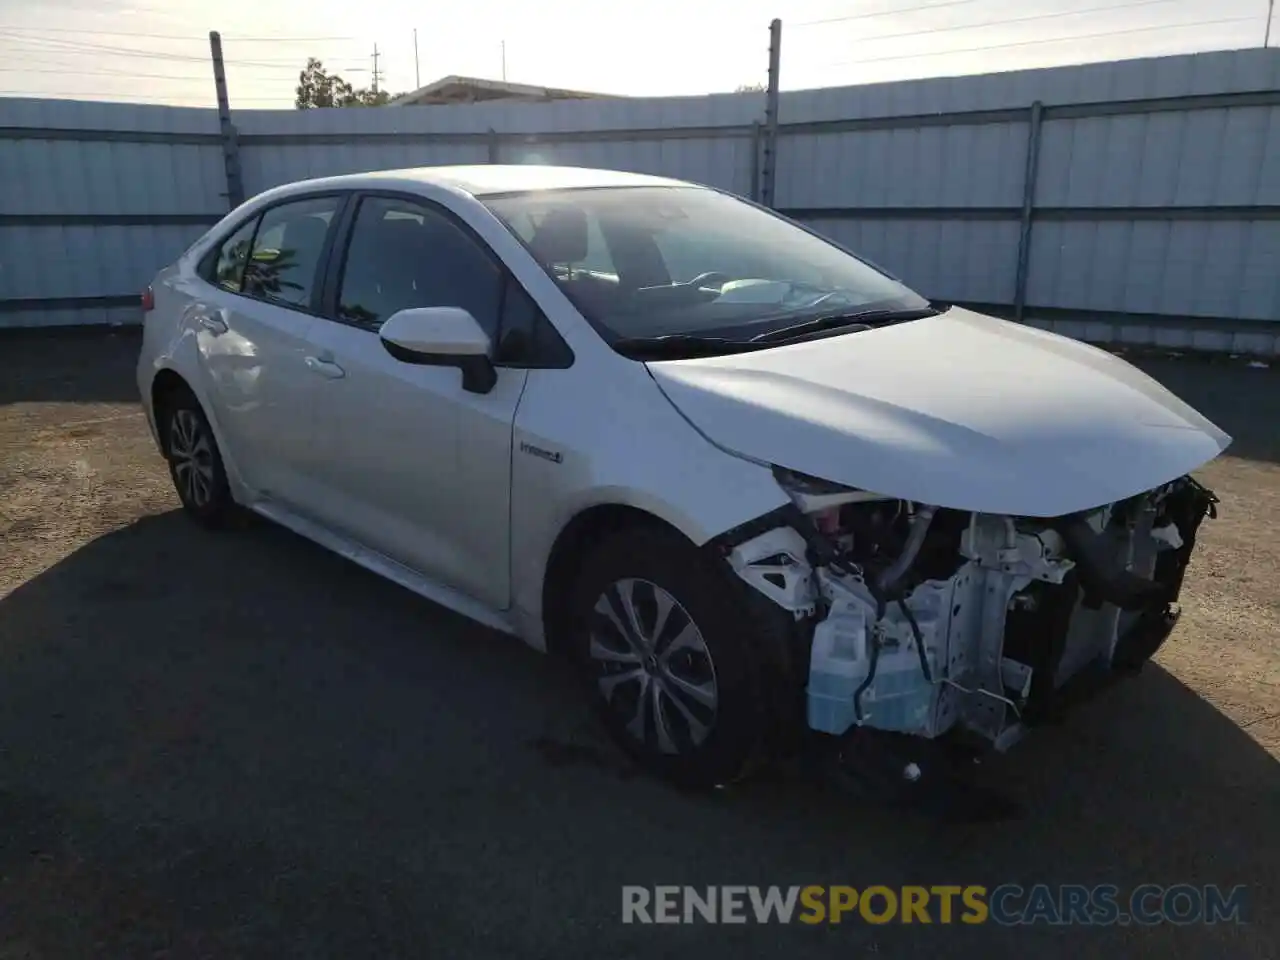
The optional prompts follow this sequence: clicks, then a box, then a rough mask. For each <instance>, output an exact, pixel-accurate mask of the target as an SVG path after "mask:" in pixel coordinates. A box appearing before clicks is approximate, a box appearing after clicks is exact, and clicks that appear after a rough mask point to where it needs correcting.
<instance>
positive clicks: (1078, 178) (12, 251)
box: [0, 50, 1280, 352]
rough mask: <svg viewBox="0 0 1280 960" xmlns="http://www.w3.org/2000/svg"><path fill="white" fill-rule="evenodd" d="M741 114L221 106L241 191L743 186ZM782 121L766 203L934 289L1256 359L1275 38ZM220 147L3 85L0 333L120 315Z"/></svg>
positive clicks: (801, 106)
mask: <svg viewBox="0 0 1280 960" xmlns="http://www.w3.org/2000/svg"><path fill="white" fill-rule="evenodd" d="M232 106H233V109H234V91H233V101H232ZM762 112H763V97H762V95H760V94H730V95H714V96H707V97H697V98H665V99H636V100H630V99H619V100H586V101H560V102H554V103H548V104H514V103H501V102H496V103H484V104H474V105H468V106H444V107H412V108H385V109H376V110H370V109H347V110H323V111H256V110H251V111H234V112H233V120H234V124H235V138H234V145H235V146H234V151H235V155H236V159H237V160H238V162H239V165H240V167H241V169H242V173H243V179H244V183H245V186H246V189H247V192H248V193H249V194H250V195H252V194H254V193H257V192H259V191H261V190H264V189H266V188H268V187H271V186H274V185H276V184H279V183H284V182H288V181H291V180H297V179H302V178H306V177H317V176H326V175H330V174H337V173H345V172H352V171H358V170H372V169H385V168H391V167H402V166H420V165H432V164H446V163H492V162H535V161H539V160H541V161H546V162H555V163H567V164H573V165H581V166H602V167H611V168H615V169H624V170H635V171H643V172H646V173H658V174H664V175H668V176H674V177H680V178H683V179H688V180H694V181H698V182H702V183H707V184H711V185H714V186H717V187H722V188H725V189H728V190H732V191H734V192H736V193H739V194H743V195H747V196H758V195H759V194H760V190H761V179H762V176H769V175H770V171H769V170H768V169H765V170H763V171H762V164H761V156H762V149H761V148H762V141H763V137H764V134H763V132H762V127H761V124H760V121H761V119H762ZM780 117H781V125H780V130H779V140H778V144H777V151H776V163H775V164H773V165H772V166H773V171H772V176H773V177H774V178H775V180H774V182H773V187H774V191H773V192H774V196H775V197H776V205H777V207H778V208H779V209H780V210H782V211H783V212H785V213H787V214H789V215H791V216H794V217H796V218H797V219H800V220H803V221H805V222H807V223H810V224H811V225H813V226H814V227H816V228H817V229H819V230H821V231H823V232H825V233H827V234H828V235H830V236H832V237H834V238H835V239H837V240H839V241H841V242H843V243H846V244H847V245H848V246H850V247H852V248H853V249H855V250H857V251H859V252H860V253H862V254H864V255H866V256H867V257H869V258H870V259H872V260H874V261H876V262H878V263H880V264H882V265H883V266H885V267H886V268H888V269H890V270H892V271H893V272H894V273H896V274H898V275H899V276H901V277H903V279H905V280H906V281H907V282H908V283H910V284H911V285H913V286H915V287H916V288H918V289H920V290H921V291H922V292H924V293H926V294H928V295H930V296H933V297H936V298H939V299H945V300H950V301H953V302H961V303H969V304H975V305H981V306H983V307H985V308H987V309H990V310H992V311H993V312H1000V313H1006V314H1010V315H1022V316H1024V318H1025V319H1027V320H1029V321H1031V322H1037V323H1040V324H1048V325H1057V326H1060V327H1062V328H1063V329H1065V330H1066V331H1067V332H1072V333H1075V334H1077V335H1084V336H1088V337H1090V338H1093V339H1108V338H1113V337H1119V338H1123V339H1132V340H1143V341H1148V340H1151V341H1156V342H1161V343H1166V344H1169V345H1174V344H1180V345H1199V346H1205V347H1211V348H1215V349H1234V350H1244V351H1258V352H1275V351H1276V350H1277V344H1278V343H1280V336H1278V335H1280V324H1275V325H1274V326H1273V325H1272V324H1273V323H1274V322H1275V321H1277V320H1280V51H1277V50H1253V51H1232V52H1222V53H1209V54H1197V55H1193V56H1181V57H1165V58H1159V59H1150V60H1133V61H1122V62H1116V63H1103V64H1091V65H1086V66H1079V67H1065V68H1055V69H1050V70H1035V71H1021V72H1016V73H1003V74H989V75H983V76H976V77H963V78H946V79H937V80H922V81H911V82H903V83H892V84H877V85H873V86H864V87H847V88H838V89H827V90H813V91H800V92H793V93H784V94H783V95H782V98H781V105H780ZM230 148H231V145H230V144H229V143H228V142H227V141H226V140H225V139H224V138H223V136H222V135H221V133H220V132H219V123H218V117H217V113H216V112H215V111H212V110H208V111H205V110H192V109H182V108H171V107H159V106H147V107H138V106H126V105H120V104H90V103H68V102H60V101H31V100H0V325H44V324H63V323H96V322H129V321H131V320H134V319H136V316H137V312H136V308H135V306H134V304H135V303H136V291H137V290H139V289H140V288H141V287H142V286H144V285H145V284H146V282H147V281H148V279H149V278H150V276H151V275H152V274H153V273H154V271H155V270H156V269H157V268H158V267H160V266H161V265H163V264H164V263H166V262H168V261H170V260H172V259H173V258H174V257H175V256H176V255H177V254H178V253H179V252H180V251H181V250H182V249H183V248H184V246H185V245H186V244H187V243H189V242H190V241H191V240H193V239H194V238H195V237H196V236H198V235H199V234H200V232H201V231H202V230H203V229H204V228H205V227H206V226H207V225H208V224H209V223H212V222H214V221H216V220H217V219H218V218H219V217H220V216H221V215H222V214H223V213H224V212H225V211H226V210H227V208H228V198H227V195H226V182H227V181H226V174H225V168H224V159H225V157H224V152H225V151H226V150H228V149H230Z"/></svg>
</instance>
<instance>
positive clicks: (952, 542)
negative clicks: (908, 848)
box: [716, 468, 1218, 814]
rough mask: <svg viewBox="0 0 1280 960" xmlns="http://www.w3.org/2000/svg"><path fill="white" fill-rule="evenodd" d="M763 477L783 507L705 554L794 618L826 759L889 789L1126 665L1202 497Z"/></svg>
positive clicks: (1007, 737)
mask: <svg viewBox="0 0 1280 960" xmlns="http://www.w3.org/2000/svg"><path fill="white" fill-rule="evenodd" d="M775 476H776V478H777V480H778V482H779V484H780V485H781V486H782V488H783V489H784V490H785V491H786V492H787V494H788V496H789V498H790V500H791V504H789V505H788V506H785V507H783V508H782V509H780V510H778V511H775V512H774V513H773V514H770V515H769V516H768V517H766V518H761V519H760V520H757V521H756V522H754V523H753V524H750V525H748V526H746V527H744V528H740V529H739V530H737V531H730V532H729V533H728V534H726V535H724V536H722V537H720V538H717V543H716V549H717V552H718V553H719V554H720V555H721V556H722V557H723V558H724V559H725V560H727V562H728V563H729V564H730V566H731V567H732V569H733V571H734V572H735V573H736V574H737V575H738V577H740V578H741V579H742V580H743V581H745V582H746V583H747V584H749V585H750V586H751V587H752V588H753V589H754V591H756V592H758V593H759V594H761V595H763V596H764V597H767V598H768V599H769V600H770V601H772V603H773V605H776V607H778V608H781V609H782V610H783V611H786V613H787V614H789V615H790V616H789V619H791V620H794V625H795V629H794V630H793V631H792V633H793V635H794V636H795V637H797V638H798V639H797V640H795V641H794V642H796V643H798V644H800V645H801V646H802V647H807V649H801V650H798V651H795V652H794V653H793V659H794V660H795V661H796V662H797V663H805V662H807V664H808V670H807V673H806V672H805V671H803V670H799V669H797V670H796V671H795V672H796V674H797V676H796V677H795V678H794V680H795V682H796V683H797V684H798V683H800V682H803V683H804V691H803V698H802V699H801V698H799V697H797V700H796V706H797V709H798V708H799V705H800V703H801V702H802V703H803V711H804V714H805V717H804V721H803V726H805V727H807V728H808V729H809V730H811V731H815V732H816V733H817V734H821V735H825V737H821V738H820V741H821V742H823V743H825V744H826V745H827V746H828V747H829V748H830V749H829V754H830V756H831V758H832V761H833V764H834V767H835V769H836V771H837V772H838V773H839V774H840V775H841V776H844V777H853V778H858V779H860V780H861V781H863V782H864V783H866V782H868V781H869V782H871V783H873V784H876V785H879V786H885V787H889V788H891V789H898V788H911V789H917V788H918V787H919V786H920V784H922V783H923V782H925V781H928V780H953V779H954V778H953V777H951V775H950V773H945V774H944V773H942V772H941V771H943V769H944V768H945V767H947V765H948V764H947V763H946V762H944V761H943V760H942V758H943V757H954V756H957V755H959V751H953V750H952V749H951V748H952V747H960V746H965V747H969V748H972V747H973V746H974V745H977V746H980V747H982V748H986V749H991V748H994V749H996V750H1003V749H1006V748H1007V747H1008V746H1010V745H1011V744H1012V743H1014V742H1015V741H1016V740H1018V739H1019V738H1020V737H1021V735H1022V734H1023V733H1024V732H1025V731H1026V729H1027V728H1028V727H1030V726H1033V725H1035V724H1037V723H1042V722H1045V721H1047V720H1051V719H1053V718H1055V717H1057V716H1058V715H1059V714H1060V713H1061V712H1062V710H1063V709H1064V708H1065V707H1066V706H1067V705H1068V704H1069V703H1071V702H1073V701H1075V700H1077V699H1080V698H1081V697H1083V696H1086V695H1088V694H1091V693H1092V692H1094V691H1096V690H1097V689H1099V688H1100V687H1102V686H1105V685H1107V684H1108V683H1109V682H1110V681H1111V680H1113V679H1114V678H1116V677H1119V676H1123V675H1125V674H1127V673H1132V672H1133V671H1136V670H1137V669H1139V668H1140V667H1141V666H1142V665H1143V664H1144V663H1145V662H1146V661H1147V660H1148V659H1150V657H1151V656H1152V655H1153V654H1154V653H1155V652H1156V650H1157V649H1159V647H1160V646H1161V644H1162V643H1163V642H1164V641H1165V639H1166V638H1167V637H1168V635H1169V633H1170V632H1171V631H1172V629H1173V627H1174V625H1175V624H1176V622H1177V619H1178V615H1179V610H1178V606H1177V601H1178V595H1179V592H1180V589H1181V586H1182V580H1183V576H1184V574H1185V571H1186V568H1187V564H1188V562H1189V560H1190V556H1191V552H1192V549H1193V547H1194V545H1195V540H1196V534H1197V531H1198V530H1199V527H1200V525H1201V523H1202V521H1203V520H1204V519H1205V517H1206V516H1213V515H1214V513H1215V505H1216V504H1217V502H1218V501H1217V498H1216V497H1215V496H1214V495H1213V493H1212V492H1210V491H1209V490H1207V489H1206V488H1204V487H1203V486H1202V485H1200V484H1199V483H1198V482H1197V481H1196V480H1194V479H1193V478H1191V477H1190V476H1183V477H1180V478H1178V479H1176V480H1173V481H1171V482H1169V483H1164V484H1162V485H1160V486H1158V487H1156V488H1154V489H1151V490H1147V491H1145V492H1143V493H1141V494H1138V495H1137V496H1133V497H1130V498H1128V499H1126V500H1122V501H1119V502H1116V503H1110V504H1106V505H1103V506H1099V507H1097V508H1095V509H1092V510H1087V511H1083V512H1079V513H1074V514H1071V515H1068V516H1061V517H1054V518H1047V519H1046V518H1031V517H1015V516H1000V515H993V514H986V513H975V512H970V511H964V510H957V509H949V508H945V507H937V506H932V505H929V504H921V503H912V502H908V501H904V500H900V499H895V498H893V497H889V496H883V495H880V494H876V493H870V492H866V491H861V490H856V489H852V488H850V487H845V486H841V485H838V484H833V483H829V482H827V481H824V480H820V479H817V478H814V477H809V476H805V475H803V474H799V473H796V472H794V471H790V470H785V469H781V468H775ZM967 755H968V756H972V754H967ZM973 812H974V811H969V813H970V814H972V813H973Z"/></svg>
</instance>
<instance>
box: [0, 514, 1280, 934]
mask: <svg viewBox="0 0 1280 960" xmlns="http://www.w3.org/2000/svg"><path fill="white" fill-rule="evenodd" d="M1173 642H1176V634H1175V640H1174V641H1173ZM0 658H2V662H3V669H0V748H2V750H3V754H2V758H3V763H2V764H0V818H3V822H4V823H5V825H6V826H5V829H4V831H2V832H0V872H3V874H4V875H5V876H6V877H7V882H6V883H4V884H3V885H0V915H3V916H4V917H6V920H5V929H4V934H3V938H4V939H3V943H4V944H5V945H6V946H8V947H9V948H10V949H17V948H18V947H21V948H23V949H27V950H29V951H30V954H29V955H33V956H34V955H49V956H71V955H90V954H94V955H107V956H125V955H128V956H133V955H146V956H151V955H153V954H154V951H157V950H168V951H170V955H172V956H196V955H214V956H221V955H230V954H242V955H244V954H247V955H271V956H273V957H282V956H321V955H324V956H343V957H356V956H380V957H386V956H392V955H402V954H403V955H420V953H421V952H422V949H423V946H424V945H426V944H429V945H431V947H432V953H433V955H439V956H446V955H455V954H456V955H465V956H481V955H494V954H504V955H530V954H531V951H532V950H534V949H537V950H538V951H539V952H540V953H541V954H542V955H555V956H558V957H574V956H584V957H585V956H592V957H596V956H600V955H602V951H603V952H605V953H608V954H610V955H612V956H618V957H622V956H652V955H654V953H655V951H660V952H667V953H678V954H680V955H693V953H692V952H693V951H695V950H696V951H698V952H699V955H701V956H705V957H719V956H729V955H730V954H732V955H733V956H735V957H737V956H741V955H742V954H743V953H744V952H748V953H750V954H775V955H776V953H777V952H778V951H781V950H784V949H785V950H791V949H801V950H803V951H805V952H810V953H823V954H825V953H828V952H830V953H831V954H832V955H841V956H849V955H851V954H852V955H861V954H862V953H866V952H871V951H877V952H878V951H881V950H884V951H886V952H887V953H888V955H892V956H916V955H919V956H935V955H937V954H938V952H939V951H940V950H944V951H945V952H946V953H947V954H948V955H952V956H959V955H969V954H972V955H981V956H984V957H990V956H1001V955H1006V954H1008V955H1013V952H1014V950H1015V948H1016V950H1017V953H1018V955H1020V956H1025V955H1034V956H1058V955H1061V956H1068V955H1070V956H1077V955H1079V953H1080V951H1081V950H1082V949H1084V950H1086V951H1088V950H1091V949H1094V948H1093V946H1091V945H1093V944H1097V943H1100V942H1102V941H1101V940H1099V939H1098V938H1106V939H1105V942H1106V944H1107V947H1106V949H1107V951H1108V952H1109V953H1116V955H1121V954H1123V955H1134V954H1137V953H1147V952H1150V953H1151V954H1152V955H1160V956H1173V957H1176V956H1214V957H1218V956H1259V957H1262V956H1266V955H1267V951H1268V950H1269V949H1270V948H1271V946H1272V945H1273V944H1274V943H1275V942H1276V938H1277V936H1280V929H1278V928H1277V927H1276V925H1275V924H1276V921H1275V909H1274V908H1275V903H1274V898H1275V895H1276V887H1275V885H1274V878H1275V864H1274V862H1273V860H1274V856H1273V854H1274V851H1275V849H1276V848H1277V841H1278V840H1280V822H1278V821H1277V820H1276V817H1275V811H1276V810H1277V809H1280V765H1277V764H1276V762H1275V761H1274V760H1273V759H1272V758H1271V757H1270V756H1269V755H1268V754H1267V753H1266V752H1265V751H1264V750H1263V749H1262V748H1261V747H1260V746H1259V745H1258V744H1257V743H1255V742H1254V741H1253V740H1252V739H1251V738H1250V737H1249V736H1248V735H1247V733H1245V732H1244V731H1242V730H1241V729H1240V728H1239V727H1237V726H1236V724H1234V723H1233V722H1232V721H1230V720H1229V719H1228V718H1227V717H1225V716H1224V715H1223V714H1221V713H1220V712H1219V711H1218V710H1216V709H1215V708H1214V707H1213V706H1212V705H1211V704H1209V703H1207V702H1206V701H1205V700H1203V699H1202V698H1201V697H1200V696H1198V695H1197V694H1196V693H1195V692H1193V691H1191V690H1190V689H1188V688H1187V687H1185V686H1183V685H1182V684H1181V683H1180V682H1179V681H1178V680H1176V679H1175V678H1174V677H1173V676H1171V675H1170V674H1168V673H1166V672H1164V671H1163V670H1162V669H1161V668H1160V667H1159V666H1152V667H1150V668H1149V669H1148V670H1147V671H1145V672H1144V674H1143V675H1142V676H1140V677H1139V678H1137V679H1136V680H1135V681H1133V682H1132V683H1129V684H1127V685H1125V686H1122V687H1120V688H1118V689H1116V690H1114V691H1112V692H1111V693H1110V694H1108V695H1107V696H1106V697H1104V698H1103V699H1101V700H1098V701H1096V702H1094V703H1092V704H1090V705H1088V706H1086V707H1085V708H1083V709H1082V710H1081V711H1079V712H1078V713H1077V714H1076V715H1074V716H1073V717H1071V718H1070V720H1069V721H1068V722H1067V723H1066V724H1065V725H1062V726H1059V727H1054V728H1050V729H1046V730H1043V731H1039V732H1038V733H1037V734H1036V735H1035V736H1034V737H1033V738H1031V739H1029V740H1028V741H1025V742H1024V743H1023V744H1022V745H1020V747H1019V748H1018V749H1017V750H1016V751H1015V752H1014V753H1012V754H1010V755H1008V756H1005V757H1001V758H998V759H996V760H993V761H991V762H990V763H988V764H986V765H985V766H986V767H987V769H986V774H987V775H989V776H990V777H991V778H992V782H993V783H997V784H1000V785H1002V786H1004V787H1005V788H1006V789H1008V790H1009V791H1011V792H1012V793H1014V794H1015V795H1016V796H1017V797H1019V798H1020V799H1021V800H1022V801H1023V802H1024V803H1025V804H1026V805H1027V807H1028V811H1029V813H1028V816H1027V817H1026V819H1024V820H1023V821H1020V822H1016V823H1005V824H998V825H973V826H959V827H957V826H945V825H942V824H940V823H937V822H934V821H930V820H927V819H924V818H922V817H920V816H917V815H912V814H908V813H902V812H898V811H894V810H891V809H887V808H885V807H883V806H879V805H875V804H870V803H866V802H859V801H855V800H852V799H850V798H848V797H846V796H844V795H842V794H840V793H837V792H835V791H833V790H831V789H827V788H822V787H820V786H817V785H815V784H813V783H811V782H809V781H807V780H805V779H802V778H799V777H796V776H790V775H785V774H778V775H774V776H766V777H765V778H763V779H760V780H757V781H755V782H748V783H745V784H741V785H737V786H735V787H733V788H731V789H726V790H721V791H715V792H713V793H710V794H684V793H680V792H678V791H675V790H673V789H670V788H668V787H666V786H664V785H662V784H660V783H657V782H654V781H652V780H650V779H648V778H647V777H644V776H640V775H637V774H636V772H635V770H634V769H633V768H632V767H631V766H630V765H629V764H628V763H627V762H626V761H624V760H623V759H622V757H621V756H620V755H619V754H618V752H617V751H616V750H614V748H613V747H612V746H611V745H609V744H608V743H607V742H605V741H604V740H603V739H602V738H601V737H600V735H599V734H598V732H597V730H596V727H595V724H594V723H593V721H592V718H591V717H590V716H589V715H588V713H587V711H585V710H584V709H583V707H582V706H581V704H580V701H579V700H578V698H577V697H576V691H575V689H574V683H573V681H572V680H571V679H570V677H569V676H568V675H567V673H566V671H565V670H564V669H563V668H561V667H559V666H557V665H556V664H554V663H553V662H551V661H549V660H548V659H547V658H544V657H540V656H539V655H537V654H536V653H534V652H533V651H530V650H528V649H527V648H526V647H524V646H523V645H521V644H520V643H519V642H518V641H515V640H513V639H511V638H508V637H503V636H500V635H498V634H495V633H493V632H492V631H487V630H485V629H482V628H479V627H477V626H475V625H473V624H471V623H469V622H468V621H465V620H463V619H461V618H459V617H456V616H454V615H452V614H450V613H448V612H446V611H443V610H441V609H440V608H438V607H436V606H435V605H433V604H430V603H428V602H426V601H424V600H421V599H419V598H417V597H415V596H413V595H412V594H409V593H408V592H406V591H404V590H401V589H399V588H398V587H396V586H394V585H392V584H390V583H387V582H385V581H382V580H380V579H378V578H376V577H374V576H372V575H370V574H367V573H365V572H363V571H361V570H359V569H358V568H356V567H354V566H353V565H351V564H350V563H348V562H346V561H344V560H342V559H340V558H338V557H336V556H334V555H332V554H329V553H327V552H325V551H323V550H321V549H320V548H318V547H316V546H314V545H311V544H309V543H307V542H305V541H303V540H301V539H299V538H297V537H294V536H293V535H291V534H289V533H287V532H285V531H283V530H281V529H279V528H276V527H273V526H271V525H268V524H266V523H263V522H259V521H250V522H246V524H245V525H244V527H243V529H240V530H237V531H232V532H228V533H222V534H217V535H212V534H207V533H204V532H202V531H199V530H197V529H196V528H195V527H194V526H192V525H191V524H190V523H189V522H188V521H187V520H186V519H185V518H184V517H182V516H181V515H180V514H179V513H177V512H170V513H165V514H161V515H157V516H151V517H147V518H144V519H141V520H139V521H137V522H136V523H133V524H131V525H129V526H127V527H125V528H123V529H120V530H119V531H117V532H114V533H111V534H108V535H106V536H103V537H101V538H99V539H97V540H95V541H93V542H91V543H89V544H88V545H86V546H84V547H83V548H81V549H79V550H77V551H76V552H74V553H72V554H71V555H70V556H68V557H67V558H66V559H64V560H63V561H61V562H60V563H58V564H56V565H55V566H53V567H52V568H50V569H48V570H47V571H45V572H43V573H41V574H39V575H37V576H35V577H34V578H32V579H30V580H29V581H28V582H27V583H25V584H24V585H22V586H20V587H18V588H17V589H16V590H15V591H13V592H12V593H11V594H10V595H9V596H8V597H7V598H5V599H4V600H2V601H0ZM1148 882H1150V883H1159V884H1165V885H1170V884H1175V883H1191V884H1197V885H1199V884H1206V883H1218V884H1221V885H1224V886H1227V887H1230V886H1233V885H1235V884H1248V885H1251V886H1252V887H1253V888H1254V890H1253V891H1252V894H1251V895H1252V896H1253V898H1254V899H1253V902H1252V903H1251V905H1250V907H1249V909H1250V911H1251V915H1252V920H1253V922H1252V923H1251V924H1250V925H1248V926H1243V927H1241V926H1235V925H1219V926H1203V925H1196V926H1187V927H1171V926H1168V925H1165V926H1162V927H1157V928H1151V929H1137V928H1133V927H1126V928H1116V929H1111V930H1108V931H1105V932H1103V931H1098V930H1096V929H1095V930H1084V929H1079V928H1062V927H1047V926H1037V927H1032V928H1027V929H1022V930H1017V931H1013V930H1009V929H1005V928H998V927H996V926H994V925H987V926H982V927H974V928H963V929H961V928H960V927H958V926H946V925H942V924H938V923H936V922H935V924H934V925H933V926H931V927H929V928H921V927H919V926H902V925H891V926H887V927H878V926H871V925H868V924H866V923H863V922H860V921H853V922H846V923H844V924H841V925H839V926H831V925H827V926H822V927H819V928H813V929H810V928H801V927H799V926H794V925H793V926H790V927H768V928H760V927H757V926H755V925H748V926H746V927H726V926H716V927H712V926H707V925H700V926H699V925H695V926H687V927H686V926H679V927H650V926H635V925H628V926H624V925H623V924H622V923H621V922H620V913H621V911H620V903H621V893H620V888H621V886H622V885H623V884H647V885H652V884H674V885H686V884H689V885H699V886H701V885H706V884H766V885H767V884H781V885H789V884H809V883H816V884H851V885H854V886H858V887H865V886H867V885H871V884H885V885H889V886H896V885H901V884H924V885H932V884H943V883H955V884H984V885H986V886H988V887H993V886H996V885H999V884H1001V883H1020V884H1024V885H1030V884H1033V883H1081V884H1100V883H1114V884H1117V885H1119V886H1120V887H1121V888H1122V889H1128V888H1131V887H1133V886H1136V885H1138V884H1141V883H1148ZM1263 896H1266V897H1270V898H1272V902H1271V904H1270V909H1268V907H1267V905H1266V904H1264V903H1262V902H1260V901H1261V898H1262V897H1263ZM1098 949H1102V948H1101V947H1099V948H1098Z"/></svg>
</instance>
